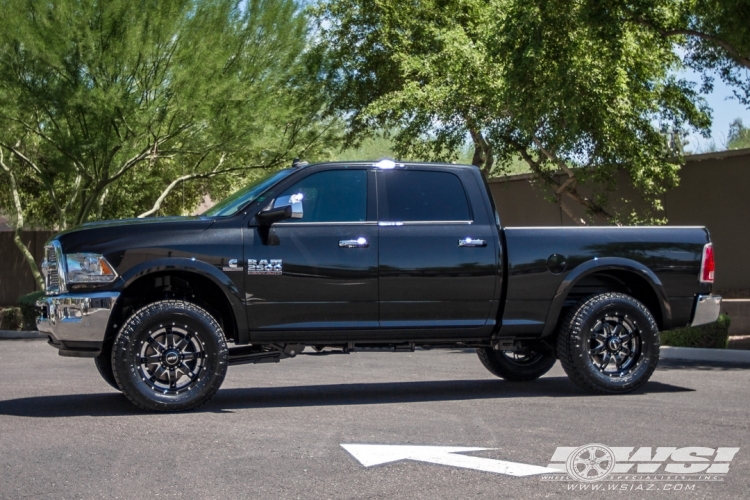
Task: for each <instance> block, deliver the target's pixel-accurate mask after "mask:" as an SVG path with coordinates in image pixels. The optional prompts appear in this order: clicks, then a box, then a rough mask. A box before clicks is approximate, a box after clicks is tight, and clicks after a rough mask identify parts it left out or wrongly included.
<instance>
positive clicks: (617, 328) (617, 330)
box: [612, 323, 623, 337]
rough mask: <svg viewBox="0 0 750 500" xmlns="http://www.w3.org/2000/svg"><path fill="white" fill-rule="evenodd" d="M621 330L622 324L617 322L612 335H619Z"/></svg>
mask: <svg viewBox="0 0 750 500" xmlns="http://www.w3.org/2000/svg"><path fill="white" fill-rule="evenodd" d="M622 330H623V328H622V325H620V324H619V323H618V324H617V326H615V327H614V329H613V330H612V335H614V336H615V337H619V336H620V332H622Z"/></svg>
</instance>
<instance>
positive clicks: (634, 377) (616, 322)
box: [557, 293, 659, 393]
mask: <svg viewBox="0 0 750 500" xmlns="http://www.w3.org/2000/svg"><path fill="white" fill-rule="evenodd" d="M557 352H558V354H559V356H560V363H561V364H562V366H563V369H564V370H565V373H567V374H568V377H570V379H571V380H572V381H573V382H574V383H575V384H577V385H578V386H580V387H582V388H583V389H586V390H588V391H590V392H598V393H625V392H630V391H633V390H635V389H637V388H639V387H641V386H642V385H643V384H645V383H646V382H647V381H648V379H649V378H650V377H651V375H652V374H653V373H654V370H655V369H656V365H657V363H658V362H659V329H658V327H657V325H656V321H654V317H653V316H652V315H651V312H650V311H649V310H648V309H647V308H646V306H644V305H643V304H642V303H640V302H639V301H637V300H636V299H634V298H633V297H631V296H629V295H625V294H623V293H603V294H601V295H595V296H593V297H589V298H587V299H584V300H582V301H580V302H579V303H578V304H576V305H575V306H574V307H573V308H572V309H571V310H570V311H569V312H568V314H567V315H566V317H565V319H564V320H563V321H562V326H561V328H560V331H559V333H558V338H557Z"/></svg>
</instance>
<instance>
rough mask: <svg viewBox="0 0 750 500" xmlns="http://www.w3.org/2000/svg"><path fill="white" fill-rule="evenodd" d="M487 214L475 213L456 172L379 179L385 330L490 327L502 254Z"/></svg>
mask: <svg viewBox="0 0 750 500" xmlns="http://www.w3.org/2000/svg"><path fill="white" fill-rule="evenodd" d="M466 177H467V178H466V181H467V182H475V181H474V179H473V178H472V177H470V176H466ZM483 210H484V209H483V208H481V206H480V207H479V208H478V209H477V210H472V207H471V205H470V203H469V200H468V197H467V195H466V191H465V189H464V186H463V183H462V180H461V179H460V178H459V176H458V175H457V174H456V173H454V172H451V171H448V170H441V171H439V170H428V169H413V168H412V169H409V168H406V169H395V170H385V171H379V172H378V219H379V229H380V326H381V327H386V328H417V327H420V328H430V329H436V328H441V327H443V328H452V329H456V328H474V327H480V326H483V325H485V324H486V323H487V319H488V316H489V313H490V311H491V308H492V304H493V297H494V294H495V286H496V283H497V270H498V267H497V265H498V252H497V248H496V241H495V235H496V229H495V227H494V225H493V224H492V222H491V220H490V219H489V218H488V216H487V214H486V213H484V212H483Z"/></svg>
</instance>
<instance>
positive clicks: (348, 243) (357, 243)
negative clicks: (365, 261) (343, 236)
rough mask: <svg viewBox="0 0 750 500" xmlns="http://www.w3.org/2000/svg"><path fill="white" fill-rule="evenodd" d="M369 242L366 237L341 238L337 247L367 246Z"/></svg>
mask: <svg viewBox="0 0 750 500" xmlns="http://www.w3.org/2000/svg"><path fill="white" fill-rule="evenodd" d="M369 246H370V243H369V242H368V241H367V238H357V239H356V240H341V241H339V248H367V247H369Z"/></svg>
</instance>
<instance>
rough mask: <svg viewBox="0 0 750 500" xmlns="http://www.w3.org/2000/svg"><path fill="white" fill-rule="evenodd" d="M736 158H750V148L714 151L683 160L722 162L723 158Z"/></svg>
mask: <svg viewBox="0 0 750 500" xmlns="http://www.w3.org/2000/svg"><path fill="white" fill-rule="evenodd" d="M736 156H750V148H743V149H727V150H725V151H712V152H710V153H701V154H697V155H685V156H683V159H684V160H685V161H686V162H688V161H703V160H720V159H721V158H733V157H736Z"/></svg>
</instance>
